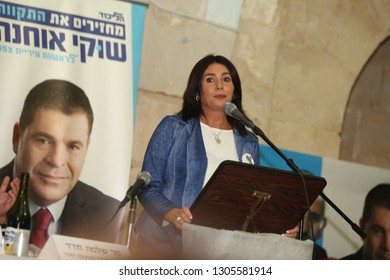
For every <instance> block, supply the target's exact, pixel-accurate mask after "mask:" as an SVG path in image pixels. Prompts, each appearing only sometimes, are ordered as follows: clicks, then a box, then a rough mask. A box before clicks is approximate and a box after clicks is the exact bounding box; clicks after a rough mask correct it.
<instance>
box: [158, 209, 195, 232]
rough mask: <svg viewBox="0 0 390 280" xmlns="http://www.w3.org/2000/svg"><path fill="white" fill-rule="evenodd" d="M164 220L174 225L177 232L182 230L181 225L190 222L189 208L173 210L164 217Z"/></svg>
mask: <svg viewBox="0 0 390 280" xmlns="http://www.w3.org/2000/svg"><path fill="white" fill-rule="evenodd" d="M164 220H166V221H167V222H169V223H171V224H172V225H174V226H175V227H176V228H177V229H178V230H182V225H183V223H187V224H190V223H191V222H192V214H191V211H190V209H189V208H173V209H172V210H170V211H169V212H168V213H167V214H165V216H164Z"/></svg>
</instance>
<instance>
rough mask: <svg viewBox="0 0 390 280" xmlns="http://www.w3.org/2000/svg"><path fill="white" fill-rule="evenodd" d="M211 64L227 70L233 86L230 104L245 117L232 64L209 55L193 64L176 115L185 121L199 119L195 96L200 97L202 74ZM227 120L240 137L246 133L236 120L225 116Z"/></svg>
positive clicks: (199, 107)
mask: <svg viewBox="0 0 390 280" xmlns="http://www.w3.org/2000/svg"><path fill="white" fill-rule="evenodd" d="M212 63H219V64H222V65H224V66H225V67H226V68H227V69H228V70H229V73H230V75H231V77H232V81H233V85H234V93H233V94H234V98H233V100H232V101H231V102H232V103H234V104H235V105H236V106H237V108H238V110H240V111H241V112H242V113H243V114H244V115H245V112H244V111H243V109H242V92H241V80H240V76H239V75H238V72H237V69H236V67H234V65H233V63H231V62H230V60H228V59H227V58H225V57H224V56H221V55H212V54H210V55H207V56H205V57H204V58H202V59H201V60H199V61H198V62H197V63H196V64H195V66H194V68H192V70H191V73H190V76H189V78H188V82H187V87H186V89H185V92H184V95H183V106H182V109H181V111H180V112H179V113H178V114H179V115H181V117H182V119H183V120H185V121H187V120H189V119H191V118H199V116H200V115H202V114H203V109H202V106H201V102H200V101H196V96H197V95H199V97H200V92H201V89H202V78H203V74H204V72H205V71H206V69H207V67H209V65H210V64H212ZM227 120H228V122H229V124H230V125H231V126H232V127H234V128H236V129H237V130H238V131H239V133H240V134H241V135H245V134H246V133H247V130H246V129H245V126H244V125H243V124H242V123H240V122H239V121H238V120H237V119H235V118H232V117H230V116H227Z"/></svg>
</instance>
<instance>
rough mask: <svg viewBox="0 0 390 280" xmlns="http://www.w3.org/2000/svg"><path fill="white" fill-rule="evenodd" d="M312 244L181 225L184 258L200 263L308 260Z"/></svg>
mask: <svg viewBox="0 0 390 280" xmlns="http://www.w3.org/2000/svg"><path fill="white" fill-rule="evenodd" d="M313 246H314V243H313V241H312V240H305V241H301V240H297V239H293V238H288V237H285V236H281V235H279V234H275V233H249V232H244V231H231V230H223V229H214V228H209V227H204V226H199V225H194V224H184V225H183V254H184V257H185V258H187V259H202V260H311V259H312V255H313Z"/></svg>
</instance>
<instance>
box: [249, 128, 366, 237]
mask: <svg viewBox="0 0 390 280" xmlns="http://www.w3.org/2000/svg"><path fill="white" fill-rule="evenodd" d="M251 129H252V131H253V133H255V134H256V135H258V136H260V137H261V138H262V139H263V140H264V141H265V142H266V143H267V144H268V145H269V146H270V147H271V148H272V149H273V150H274V151H275V152H276V153H277V154H278V155H279V156H280V157H281V158H282V159H284V161H285V162H286V163H287V165H288V166H289V167H290V168H291V169H292V170H293V171H295V172H297V173H298V174H300V175H301V177H302V178H303V175H302V172H301V171H300V170H299V168H298V167H297V166H296V165H295V164H294V162H293V161H291V160H290V159H288V158H287V157H286V156H285V155H284V154H283V153H282V152H281V151H280V150H279V149H278V148H277V147H276V146H275V145H274V144H273V143H272V142H271V140H269V139H268V137H267V136H266V135H265V134H264V132H263V131H262V130H261V129H260V128H258V127H257V126H256V125H254V124H253V125H251ZM305 192H306V188H305ZM320 196H321V197H322V198H323V199H324V200H325V201H326V202H327V203H328V204H329V205H330V206H331V207H332V208H333V209H334V210H335V211H336V212H337V213H338V214H339V215H340V216H341V217H342V218H343V219H344V220H345V221H346V222H347V223H348V224H349V225H350V226H351V228H352V229H353V230H354V231H355V232H356V233H357V234H358V235H359V236H360V237H361V238H362V239H365V238H366V234H365V233H364V232H363V230H362V229H361V228H360V227H359V226H358V225H357V224H355V223H353V222H352V221H351V219H349V218H348V217H347V216H346V215H345V214H344V213H343V212H342V211H341V210H340V209H339V208H338V207H337V206H336V205H335V204H334V203H333V202H332V201H331V200H330V199H329V198H328V197H327V196H326V195H325V194H324V193H323V192H321V193H320ZM306 197H307V196H306ZM308 208H309V209H310V206H309V207H308ZM309 211H310V210H309ZM300 228H303V222H302V223H301V224H300ZM301 237H302V233H301V230H300V237H299V239H300V240H301Z"/></svg>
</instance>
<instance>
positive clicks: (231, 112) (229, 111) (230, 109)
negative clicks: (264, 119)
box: [223, 102, 264, 136]
mask: <svg viewBox="0 0 390 280" xmlns="http://www.w3.org/2000/svg"><path fill="white" fill-rule="evenodd" d="M223 109H224V111H225V114H226V115H228V116H231V117H233V118H235V119H237V120H239V121H240V122H241V123H242V124H243V125H245V126H247V127H249V128H250V129H252V130H253V132H254V133H255V134H257V135H259V136H262V135H264V132H263V131H262V130H261V129H260V128H258V127H257V126H256V125H255V124H254V123H253V122H252V121H251V120H250V119H248V118H247V117H245V116H244V114H243V113H241V112H240V110H238V108H237V106H236V105H235V104H233V103H230V102H226V104H225V106H224V108H223Z"/></svg>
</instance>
